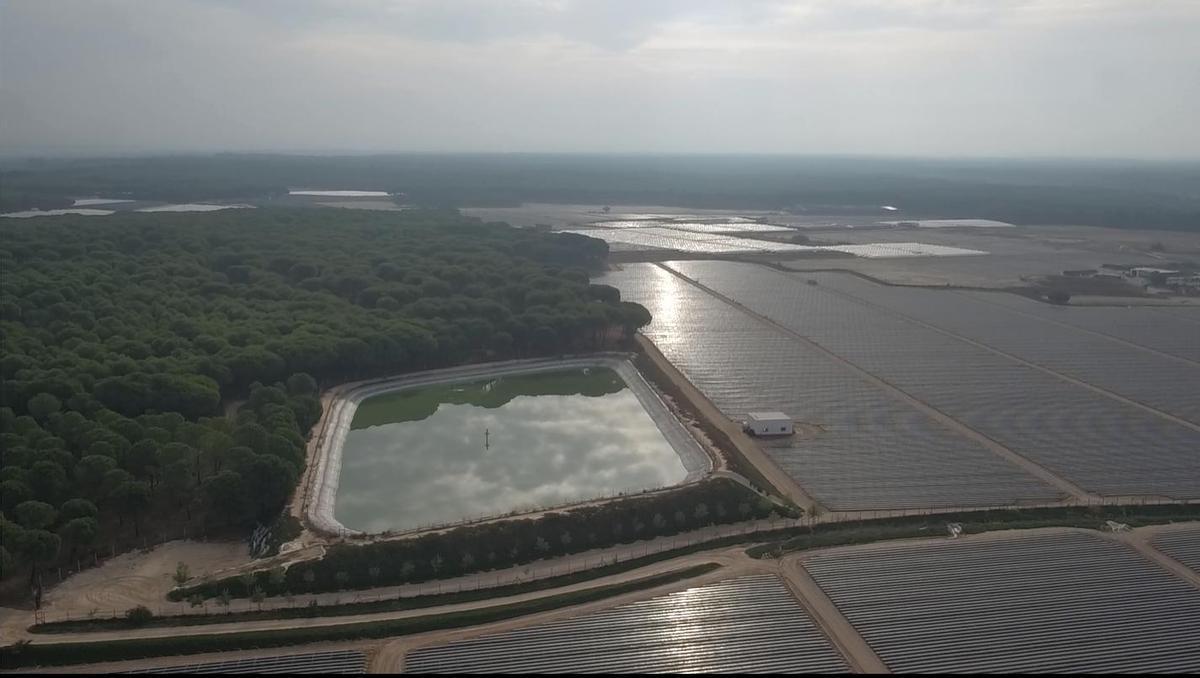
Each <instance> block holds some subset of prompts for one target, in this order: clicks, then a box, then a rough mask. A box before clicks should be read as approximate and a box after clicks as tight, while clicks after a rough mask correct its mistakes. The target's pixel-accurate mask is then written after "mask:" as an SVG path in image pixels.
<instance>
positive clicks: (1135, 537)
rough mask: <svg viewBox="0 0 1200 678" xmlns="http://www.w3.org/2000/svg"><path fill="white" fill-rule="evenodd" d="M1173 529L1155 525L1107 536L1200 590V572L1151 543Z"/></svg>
mask: <svg viewBox="0 0 1200 678" xmlns="http://www.w3.org/2000/svg"><path fill="white" fill-rule="evenodd" d="M1191 525H1193V526H1194V525H1195V523H1191ZM1171 527H1173V525H1153V526H1150V527H1143V528H1138V529H1136V530H1130V531H1129V532H1113V533H1108V534H1107V535H1106V536H1109V537H1111V538H1113V539H1115V540H1117V541H1119V542H1122V543H1123V544H1125V545H1127V546H1129V547H1130V548H1132V549H1133V550H1135V551H1137V552H1138V555H1140V556H1142V557H1143V558H1145V559H1146V560H1149V561H1150V562H1152V563H1154V564H1155V565H1157V566H1159V567H1161V568H1163V569H1164V570H1166V571H1168V572H1170V573H1171V574H1173V575H1175V576H1176V577H1179V578H1180V579H1182V580H1184V581H1186V582H1187V583H1189V584H1191V585H1192V586H1195V587H1196V588H1198V589H1200V572H1196V571H1195V570H1193V569H1192V568H1190V567H1188V566H1187V565H1184V564H1183V563H1181V562H1179V561H1178V560H1175V559H1174V558H1172V557H1171V556H1169V555H1167V554H1166V553H1163V552H1162V551H1159V550H1158V549H1156V548H1154V546H1153V545H1152V544H1151V543H1150V540H1151V539H1153V538H1154V536H1155V535H1156V534H1158V533H1160V532H1164V531H1167V530H1169V529H1170V528H1171Z"/></svg>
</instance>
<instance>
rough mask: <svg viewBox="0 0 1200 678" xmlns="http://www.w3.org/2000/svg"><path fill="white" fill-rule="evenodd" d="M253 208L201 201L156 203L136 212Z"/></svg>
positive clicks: (252, 207)
mask: <svg viewBox="0 0 1200 678" xmlns="http://www.w3.org/2000/svg"><path fill="white" fill-rule="evenodd" d="M230 209H254V205H205V204H203V203H191V202H189V203H182V204H178V205H158V206H157V207H143V208H141V209H139V210H136V211H138V212H215V211H217V210H230Z"/></svg>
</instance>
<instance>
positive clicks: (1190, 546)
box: [1150, 525, 1200, 572]
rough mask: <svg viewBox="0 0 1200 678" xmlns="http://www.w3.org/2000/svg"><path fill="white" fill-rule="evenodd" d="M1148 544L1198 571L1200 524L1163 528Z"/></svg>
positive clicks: (1199, 560) (1199, 570)
mask: <svg viewBox="0 0 1200 678" xmlns="http://www.w3.org/2000/svg"><path fill="white" fill-rule="evenodd" d="M1150 545H1151V546H1153V547H1154V548H1156V549H1158V550H1159V551H1162V552H1163V553H1165V554H1167V555H1168V556H1171V557H1172V558H1174V559H1175V560H1178V561H1179V562H1181V563H1183V564H1184V565H1187V566H1188V567H1190V568H1192V569H1193V570H1195V571H1197V572H1200V525H1189V526H1187V527H1184V528H1175V529H1170V530H1164V531H1163V532H1160V533H1158V534H1156V535H1154V538H1153V539H1151V540H1150Z"/></svg>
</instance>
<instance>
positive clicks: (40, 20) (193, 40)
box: [0, 0, 1200, 158]
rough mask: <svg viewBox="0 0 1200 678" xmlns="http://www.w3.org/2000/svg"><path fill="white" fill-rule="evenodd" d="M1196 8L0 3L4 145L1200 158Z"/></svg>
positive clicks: (1105, 1) (1179, 4) (839, 2)
mask: <svg viewBox="0 0 1200 678" xmlns="http://www.w3.org/2000/svg"><path fill="white" fill-rule="evenodd" d="M1197 36H1200V0H957V1H956V0H795V1H783V0H777V1H753V0H728V1H718V0H658V1H656V0H594V1H585V0H506V1H504V2H500V1H494V2H493V1H490V0H0V152H7V153H14V152H17V153H28V152H59V153H63V152H66V153H107V152H114V151H129V152H158V151H174V150H202V151H208V150H280V151H292V152H297V151H322V152H329V151H353V152H388V151H410V150H411V151H555V152H560V151H561V152H567V151H601V152H751V153H817V154H826V153H836V154H884V155H896V154H900V155H939V156H960V155H993V156H994V155H1003V156H1011V155H1036V156H1062V155H1066V156H1124V157H1187V158H1196V157H1200V125H1198V124H1197V120H1198V119H1200V38H1198V37H1197Z"/></svg>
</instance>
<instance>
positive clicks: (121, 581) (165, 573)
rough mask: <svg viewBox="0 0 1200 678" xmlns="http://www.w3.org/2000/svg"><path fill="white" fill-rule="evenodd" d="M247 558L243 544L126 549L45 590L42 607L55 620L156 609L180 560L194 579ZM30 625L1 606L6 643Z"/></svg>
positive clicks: (27, 616)
mask: <svg viewBox="0 0 1200 678" xmlns="http://www.w3.org/2000/svg"><path fill="white" fill-rule="evenodd" d="M249 560H250V554H249V551H248V548H247V546H246V545H245V544H244V543H241V542H198V541H190V540H187V541H184V540H180V541H172V542H167V543H165V544H161V545H159V546H155V547H154V548H152V549H150V550H149V551H130V552H128V553H124V554H121V555H119V556H117V557H116V558H113V559H111V560H109V561H107V562H105V563H104V564H103V565H101V566H100V567H97V568H93V569H91V570H84V571H83V572H80V573H79V574H76V575H73V576H71V577H68V578H67V579H66V580H65V581H64V582H63V583H61V584H59V585H58V586H55V587H54V588H53V589H51V590H50V591H49V592H47V594H46V597H45V599H44V600H43V604H42V609H43V611H44V612H45V613H46V614H47V615H48V616H50V617H51V618H54V619H57V618H60V617H62V616H65V615H66V614H68V613H70V614H71V616H77V617H86V616H87V615H88V614H89V613H91V612H92V611H93V610H95V611H96V614H97V615H98V616H110V615H112V614H113V613H114V611H115V613H116V614H117V615H121V614H124V613H125V611H126V610H128V609H129V608H131V607H135V606H137V605H145V606H146V607H149V608H150V609H151V610H154V611H157V610H158V609H159V606H160V605H162V604H163V603H164V601H165V600H166V595H167V592H169V591H170V590H171V589H172V588H173V587H174V586H175V582H174V580H173V579H172V577H173V576H174V575H175V566H176V564H178V563H179V562H184V563H187V565H188V568H189V569H190V570H191V572H192V574H193V576H200V575H204V574H206V573H211V572H216V571H219V570H224V569H227V568H231V567H235V566H238V565H241V564H243V563H246V562H248V561H249ZM31 624H33V613H32V612H30V611H27V610H14V609H11V608H0V638H3V639H4V640H5V641H8V640H11V639H14V638H17V637H27V635H28V634H26V633H25V628H26V627H28V626H29V625H31Z"/></svg>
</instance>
